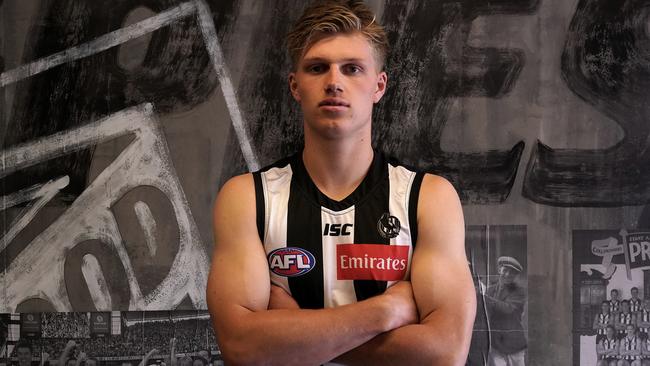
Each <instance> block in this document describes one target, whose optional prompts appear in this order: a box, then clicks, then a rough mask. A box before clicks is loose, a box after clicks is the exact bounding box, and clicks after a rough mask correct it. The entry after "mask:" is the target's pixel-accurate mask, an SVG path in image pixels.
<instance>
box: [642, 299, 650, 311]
mask: <svg viewBox="0 0 650 366" xmlns="http://www.w3.org/2000/svg"><path fill="white" fill-rule="evenodd" d="M643 307H644V308H645V309H646V310H650V299H645V300H643Z"/></svg>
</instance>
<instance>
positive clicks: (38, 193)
mask: <svg viewBox="0 0 650 366" xmlns="http://www.w3.org/2000/svg"><path fill="white" fill-rule="evenodd" d="M68 184H70V177H68V176H67V175H66V176H64V177H61V178H58V179H55V180H51V181H49V182H47V183H45V184H42V185H35V186H32V187H29V188H25V189H23V190H21V191H18V192H16V193H12V194H10V195H7V196H4V197H2V207H0V209H2V210H5V209H7V208H9V207H12V206H16V205H19V204H21V203H24V202H28V201H32V200H35V199H36V198H38V200H37V201H36V202H34V204H33V205H32V206H30V207H27V208H25V209H24V210H23V211H22V212H21V213H20V214H19V215H18V217H17V218H16V220H14V222H12V223H11V225H10V226H11V228H10V229H9V230H8V231H7V233H6V234H5V235H4V236H3V237H2V240H1V241H0V252H1V251H3V250H5V248H6V247H7V245H9V243H11V241H12V240H14V238H16V235H18V233H20V232H21V231H22V230H23V229H24V228H25V226H27V225H28V224H29V223H30V222H32V220H33V219H34V217H35V216H36V214H38V212H39V211H40V210H41V209H42V208H43V206H45V205H46V204H47V203H48V202H50V200H52V198H54V196H56V194H57V193H59V191H60V190H62V189H63V188H65V187H67V186H68Z"/></svg>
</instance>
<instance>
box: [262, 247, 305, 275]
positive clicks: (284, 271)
mask: <svg viewBox="0 0 650 366" xmlns="http://www.w3.org/2000/svg"><path fill="white" fill-rule="evenodd" d="M267 258H268V261H269V269H270V270H271V272H273V273H275V274H276V275H278V276H284V277H296V276H302V275H304V274H305V273H307V272H309V271H311V270H312V269H313V268H314V266H315V265H316V258H314V255H313V254H311V253H309V252H308V251H306V250H304V249H302V248H296V247H286V248H279V249H276V250H274V251H272V252H271V253H269V255H268V257H267Z"/></svg>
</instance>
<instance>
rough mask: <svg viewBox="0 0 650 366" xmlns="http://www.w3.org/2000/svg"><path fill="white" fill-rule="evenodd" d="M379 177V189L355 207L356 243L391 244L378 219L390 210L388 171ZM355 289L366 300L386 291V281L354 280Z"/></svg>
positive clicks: (361, 298)
mask: <svg viewBox="0 0 650 366" xmlns="http://www.w3.org/2000/svg"><path fill="white" fill-rule="evenodd" d="M382 165H383V166H384V169H388V167H387V166H386V164H384V163H382ZM379 179H380V183H379V184H378V185H377V186H376V187H377V189H374V190H372V192H370V194H369V195H368V196H366V197H364V199H363V200H362V202H360V203H357V205H356V206H355V207H354V224H355V227H354V243H355V244H386V245H389V244H390V239H389V238H384V237H383V236H381V234H380V233H379V230H378V228H377V221H378V220H379V218H381V215H382V214H384V213H386V212H389V211H388V201H389V195H390V193H389V183H388V172H387V171H385V174H384V175H383V177H382V178H379ZM354 291H355V293H356V295H357V300H358V301H361V300H365V299H367V298H370V297H373V296H376V295H379V294H381V293H383V292H384V291H386V281H373V280H354Z"/></svg>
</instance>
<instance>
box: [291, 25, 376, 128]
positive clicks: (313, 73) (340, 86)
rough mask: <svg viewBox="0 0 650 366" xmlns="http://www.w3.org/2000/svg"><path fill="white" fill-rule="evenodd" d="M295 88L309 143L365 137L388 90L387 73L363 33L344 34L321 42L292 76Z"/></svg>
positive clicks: (307, 54)
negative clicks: (374, 108) (374, 109)
mask: <svg viewBox="0 0 650 366" xmlns="http://www.w3.org/2000/svg"><path fill="white" fill-rule="evenodd" d="M289 86H290V88H291V94H292V95H293V97H294V99H295V100H296V101H297V102H298V103H300V106H301V107H302V112H303V116H304V119H305V138H306V139H308V138H310V136H314V134H316V135H319V136H323V137H325V138H340V137H350V138H355V137H356V136H359V137H365V136H366V135H367V136H369V134H370V122H371V117H372V106H373V104H374V103H377V102H379V100H380V99H381V97H382V96H383V95H384V92H385V90H386V73H385V72H380V70H378V66H377V61H376V59H375V53H374V49H373V48H372V46H371V44H370V42H368V40H366V38H365V37H364V36H363V35H362V34H360V33H343V34H336V35H332V36H327V37H325V38H322V39H320V40H318V41H316V42H315V43H314V44H313V45H312V46H311V47H310V48H309V49H308V50H307V51H306V52H305V54H304V56H303V57H302V58H301V59H300V60H299V62H298V65H296V71H295V72H292V73H291V74H290V75H289Z"/></svg>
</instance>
